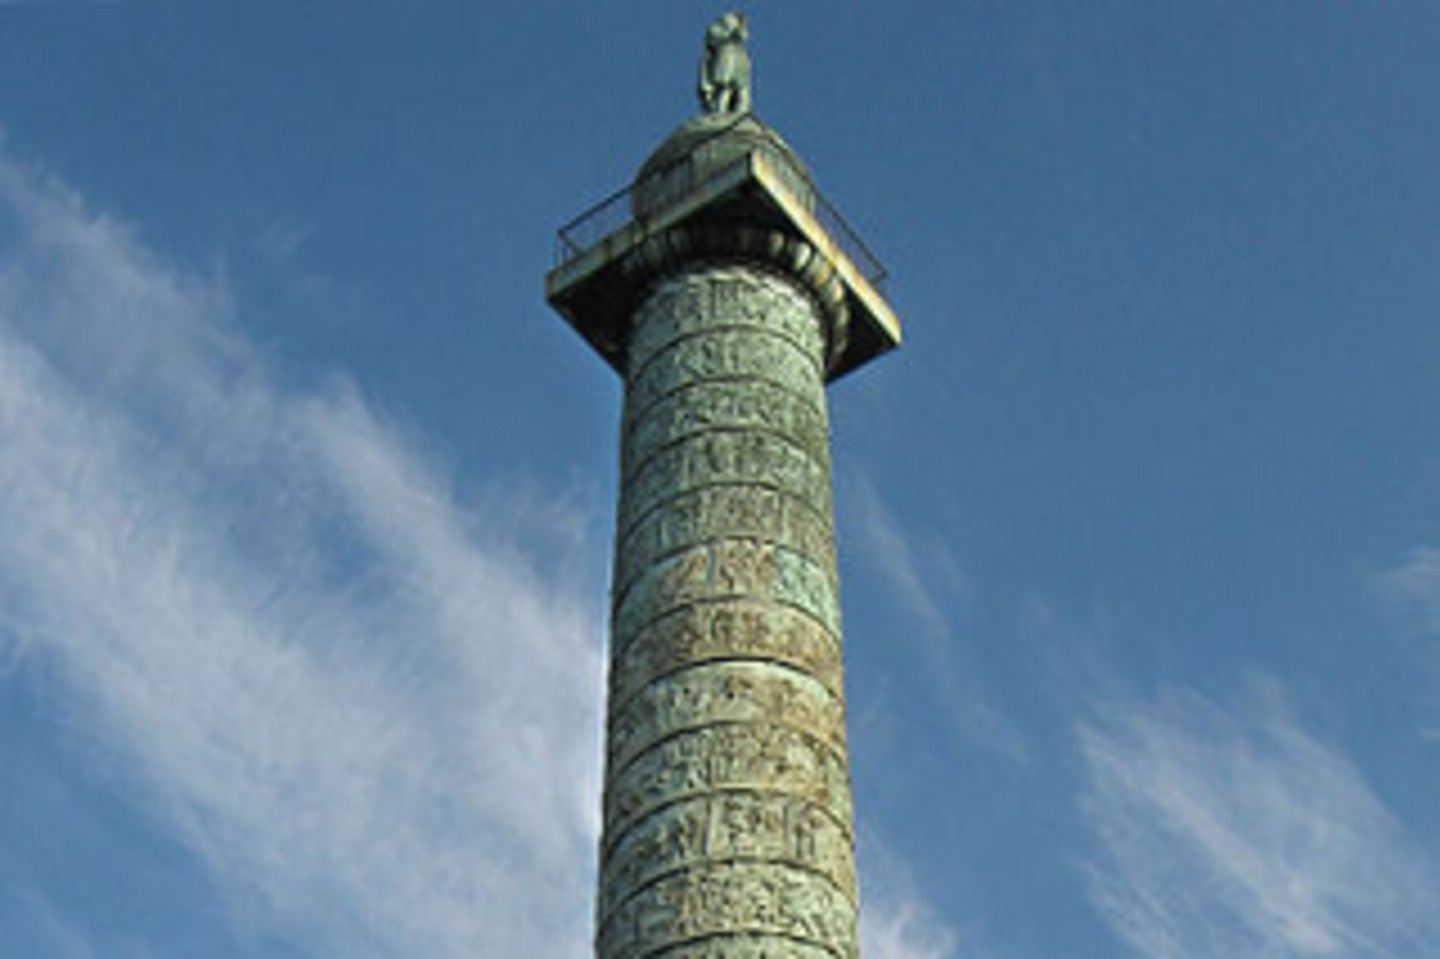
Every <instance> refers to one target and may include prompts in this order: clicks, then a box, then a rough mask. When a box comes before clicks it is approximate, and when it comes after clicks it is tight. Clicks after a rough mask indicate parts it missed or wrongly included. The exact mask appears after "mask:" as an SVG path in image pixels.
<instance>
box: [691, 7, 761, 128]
mask: <svg viewBox="0 0 1440 959" xmlns="http://www.w3.org/2000/svg"><path fill="white" fill-rule="evenodd" d="M749 36H750V30H749V28H748V27H747V26H746V24H745V14H743V13H727V14H725V15H724V16H722V17H720V18H719V19H718V20H716V21H715V22H714V23H712V24H710V26H709V28H708V29H707V30H706V31H705V52H704V53H703V54H701V56H700V106H701V107H702V108H703V109H704V111H705V112H706V113H712V114H727V113H734V114H740V113H749V112H750V54H749V53H748V52H747V51H746V50H745V41H746V40H747V39H748V38H749Z"/></svg>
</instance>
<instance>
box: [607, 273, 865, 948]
mask: <svg viewBox="0 0 1440 959" xmlns="http://www.w3.org/2000/svg"><path fill="white" fill-rule="evenodd" d="M825 322H826V320H825V317H824V316H822V315H821V313H820V310H819V308H818V307H817V306H816V303H815V300H814V298H813V297H812V296H811V295H809V294H808V293H807V291H806V290H805V288H804V287H803V286H802V285H801V284H799V283H798V282H795V281H794V280H791V279H789V278H786V277H785V276H783V275H781V274H779V273H778V272H775V271H773V270H767V269H763V268H761V267H759V266H758V265H754V264H748V263H746V262H743V261H741V260H736V261H733V262H725V261H723V260H720V261H713V260H712V261H709V262H702V263H696V264H690V265H685V264H677V266H676V268H675V269H674V270H673V272H671V273H670V275H668V276H667V277H665V278H663V279H661V280H660V281H659V282H658V283H656V284H655V285H654V286H653V288H652V289H651V291H650V293H649V295H648V296H647V297H646V298H645V299H644V301H643V302H642V304H641V305H640V307H639V308H638V309H637V311H636V313H635V315H634V320H633V325H632V327H631V330H630V338H629V346H628V355H627V358H626V360H627V362H626V368H627V370H628V376H627V380H626V402H625V412H624V419H623V427H622V434H621V470H622V484H621V502H620V509H619V517H620V518H619V529H618V533H617V540H616V560H615V580H614V591H613V607H612V623H611V636H612V643H611V648H612V662H611V688H610V699H609V718H608V731H607V733H608V735H607V762H606V786H605V800H604V802H605V810H604V828H605V835H604V840H603V842H602V855H601V884H600V896H599V904H598V909H599V917H598V920H599V935H598V949H599V956H600V959H644V957H663V956H673V957H682V956H707V957H713V959H742V957H761V956H782V955H783V956H810V955H813V956H817V957H818V956H825V957H831V959H835V957H842V959H843V957H850V956H854V955H856V953H857V947H856V940H855V918H856V906H855V901H856V898H855V897H856V892H855V865H854V852H853V848H854V839H853V826H852V814H851V804H850V803H851V801H850V785H849V774H848V766H847V758H846V747H845V728H844V705H843V699H842V697H841V690H842V683H841V676H840V652H839V646H840V618H839V606H838V598H837V592H836V574H835V555H834V544H833V538H832V534H831V530H832V528H833V527H832V520H831V493H830V458H829V441H828V437H829V428H828V423H827V419H826V403H825V392H824V377H825V364H824V356H825V349H826V342H825V339H826V329H825Z"/></svg>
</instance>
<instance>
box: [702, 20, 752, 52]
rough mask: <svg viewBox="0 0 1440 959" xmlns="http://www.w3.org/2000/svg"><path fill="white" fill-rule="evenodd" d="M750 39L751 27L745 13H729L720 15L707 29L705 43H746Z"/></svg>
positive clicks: (712, 44) (709, 44)
mask: <svg viewBox="0 0 1440 959" xmlns="http://www.w3.org/2000/svg"><path fill="white" fill-rule="evenodd" d="M748 39H750V27H749V25H748V24H747V23H746V22H745V14H743V13H727V14H723V15H722V16H720V17H718V18H717V19H716V20H715V22H714V23H712V24H710V27H709V29H707V30H706V31H705V45H706V46H707V47H718V46H720V45H721V44H724V43H744V42H745V41H746V40H748Z"/></svg>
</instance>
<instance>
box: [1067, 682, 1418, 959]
mask: <svg viewBox="0 0 1440 959" xmlns="http://www.w3.org/2000/svg"><path fill="white" fill-rule="evenodd" d="M1079 746H1080V755H1081V758H1082V760H1083V771H1084V793H1083V797H1082V805H1083V810H1084V813H1085V816H1086V818H1087V820H1088V823H1089V825H1090V827H1091V828H1092V829H1093V831H1094V836H1095V839H1096V847H1097V853H1096V856H1095V858H1094V859H1093V860H1092V861H1090V862H1088V863H1087V864H1086V871H1087V875H1088V878H1089V888H1090V894H1091V897H1092V900H1093V902H1094V904H1095V906H1096V907H1097V909H1098V910H1099V912H1100V913H1101V914H1102V915H1103V917H1104V918H1105V919H1106V920H1107V921H1108V923H1109V924H1110V925H1111V926H1112V927H1113V929H1114V930H1115V932H1116V933H1117V934H1118V935H1119V936H1120V937H1121V938H1122V939H1123V940H1124V941H1125V942H1126V943H1128V944H1129V946H1130V947H1131V949H1132V950H1133V952H1134V954H1135V955H1138V956H1145V957H1147V959H1210V957H1217V959H1218V957H1231V956H1265V957H1276V959H1281V957H1297V959H1298V957H1336V959H1348V957H1354V959H1361V957H1365V959H1376V957H1389V956H1394V957H1397V959H1398V957H1405V959H1409V957H1414V956H1418V955H1423V954H1426V953H1427V949H1428V947H1426V945H1425V944H1426V943H1429V944H1430V945H1433V943H1434V942H1435V941H1436V936H1437V935H1440V921H1437V919H1436V917H1435V913H1434V911H1433V906H1434V902H1435V898H1436V893H1437V891H1440V889H1437V885H1436V877H1435V875H1434V874H1433V872H1432V871H1431V869H1430V867H1429V866H1428V865H1427V860H1426V859H1425V858H1424V857H1423V856H1422V855H1421V854H1420V853H1419V852H1418V851H1417V849H1416V847H1415V844H1414V843H1413V842H1412V840H1411V839H1410V837H1408V836H1406V835H1405V833H1404V831H1403V830H1402V828H1401V826H1400V825H1399V824H1398V823H1397V822H1396V821H1395V819H1394V818H1393V817H1392V815H1391V814H1390V813H1389V811H1388V810H1387V808H1386V807H1385V804H1384V803H1383V802H1382V801H1381V799H1380V798H1379V797H1378V796H1377V795H1376V794H1375V793H1374V791H1373V790H1372V789H1371V788H1370V786H1369V785H1368V784H1367V783H1366V781H1365V778H1364V776H1363V775H1362V774H1361V773H1360V771H1359V770H1358V769H1357V768H1356V767H1355V766H1354V765H1353V764H1352V763H1351V762H1350V761H1349V760H1348V759H1347V758H1346V757H1345V755H1344V754H1343V753H1341V752H1340V751H1339V750H1338V749H1337V748H1335V747H1333V746H1329V745H1326V744H1325V743H1323V742H1320V741H1319V740H1317V739H1316V738H1314V737H1313V736H1311V735H1310V734H1309V733H1308V732H1307V731H1306V730H1305V729H1304V728H1303V727H1302V726H1301V725H1300V723H1299V721H1298V720H1297V719H1296V717H1295V716H1294V715H1293V714H1292V712H1291V711H1290V710H1289V708H1288V707H1287V706H1286V704H1285V701H1284V697H1283V695H1282V694H1281V693H1280V692H1279V691H1278V690H1277V689H1276V688H1275V687H1273V686H1268V685H1261V684H1257V685H1256V686H1255V688H1253V689H1252V690H1251V691H1250V692H1249V694H1248V695H1247V696H1246V697H1244V698H1242V699H1240V700H1238V701H1237V702H1234V703H1228V704H1218V703H1215V702H1212V701H1210V700H1207V699H1205V698H1202V697H1200V696H1197V695H1193V694H1183V693H1172V694H1170V695H1167V696H1165V697H1163V698H1162V699H1161V700H1160V701H1159V702H1155V703H1135V702H1112V703H1109V704H1107V705H1104V706H1101V707H1100V708H1098V709H1097V710H1096V711H1095V713H1094V716H1093V718H1092V719H1090V720H1089V721H1087V722H1085V723H1083V724H1082V725H1081V726H1080V729H1079Z"/></svg>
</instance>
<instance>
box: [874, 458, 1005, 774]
mask: <svg viewBox="0 0 1440 959" xmlns="http://www.w3.org/2000/svg"><path fill="white" fill-rule="evenodd" d="M849 492H850V493H851V497H850V498H851V500H852V502H851V510H850V513H849V518H850V519H851V520H852V521H853V523H854V529H855V530H856V532H857V533H858V534H859V542H858V547H857V550H856V552H857V554H858V555H859V556H860V557H861V558H862V559H863V560H864V561H865V562H867V563H869V564H871V565H872V566H873V567H874V569H875V570H876V571H877V572H879V573H880V575H881V576H883V577H884V579H885V581H886V582H887V583H888V584H889V586H890V593H891V596H892V597H893V598H894V600H895V602H896V604H897V606H899V608H900V609H901V611H902V612H903V613H904V614H905V615H907V616H908V617H909V618H910V619H911V620H912V621H913V624H914V628H913V629H909V630H902V631H901V632H902V634H903V635H904V636H906V637H911V638H913V639H914V641H915V645H916V651H917V652H918V653H919V655H920V657H921V661H922V662H923V663H924V665H925V668H926V675H927V676H928V677H929V678H930V679H931V680H932V681H933V682H934V683H935V684H936V688H935V690H934V691H935V693H936V694H937V701H938V702H939V703H940V704H941V705H942V707H943V708H944V709H945V710H946V712H947V713H948V714H949V716H950V720H951V722H952V724H953V726H954V728H955V730H956V732H957V733H958V734H959V735H960V736H961V737H962V738H963V739H964V740H965V741H966V742H968V743H971V744H973V745H977V746H980V747H982V748H985V749H989V750H993V751H995V752H998V753H1000V754H1002V755H1005V756H1007V757H1009V758H1011V759H1017V760H1018V759H1023V758H1024V757H1025V755H1026V748H1027V747H1026V744H1025V740H1024V737H1023V736H1022V735H1021V733H1020V731H1019V730H1018V729H1017V728H1016V727H1015V725H1014V724H1013V723H1011V722H1010V720H1009V719H1007V718H1006V716H1005V715H1004V713H1003V712H1002V711H1001V710H1000V709H999V708H998V707H997V706H996V705H995V704H994V703H993V702H992V701H991V697H990V696H989V694H987V693H986V692H985V689H984V686H983V684H982V683H981V682H980V681H979V677H978V675H977V673H976V670H975V664H974V662H973V657H972V656H971V655H970V654H969V652H970V651H969V647H968V645H967V644H966V642H965V640H964V637H963V636H962V635H961V634H960V632H959V631H958V630H957V629H956V628H955V618H954V617H955V612H956V611H959V612H962V613H963V612H964V611H965V610H967V609H968V607H969V605H970V602H971V587H970V581H969V578H968V577H967V576H966V575H965V571H964V567H963V566H962V565H961V563H960V562H959V560H958V559H957V558H956V556H955V553H954V551H953V550H952V549H951V548H950V547H949V546H948V545H947V544H946V543H944V542H943V541H940V540H937V539H935V538H933V537H930V538H926V537H923V536H915V535H913V534H912V533H910V532H909V531H907V530H905V529H904V528H903V526H902V525H901V524H900V522H899V521H898V520H897V519H896V517H895V516H894V515H893V513H892V512H891V511H890V509H889V508H888V507H887V506H886V504H885V502H884V500H883V499H882V498H881V496H880V494H879V492H878V491H877V490H876V489H875V487H874V484H872V483H871V482H869V481H868V480H866V479H863V478H860V479H855V480H853V481H852V482H851V483H850V484H849Z"/></svg>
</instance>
